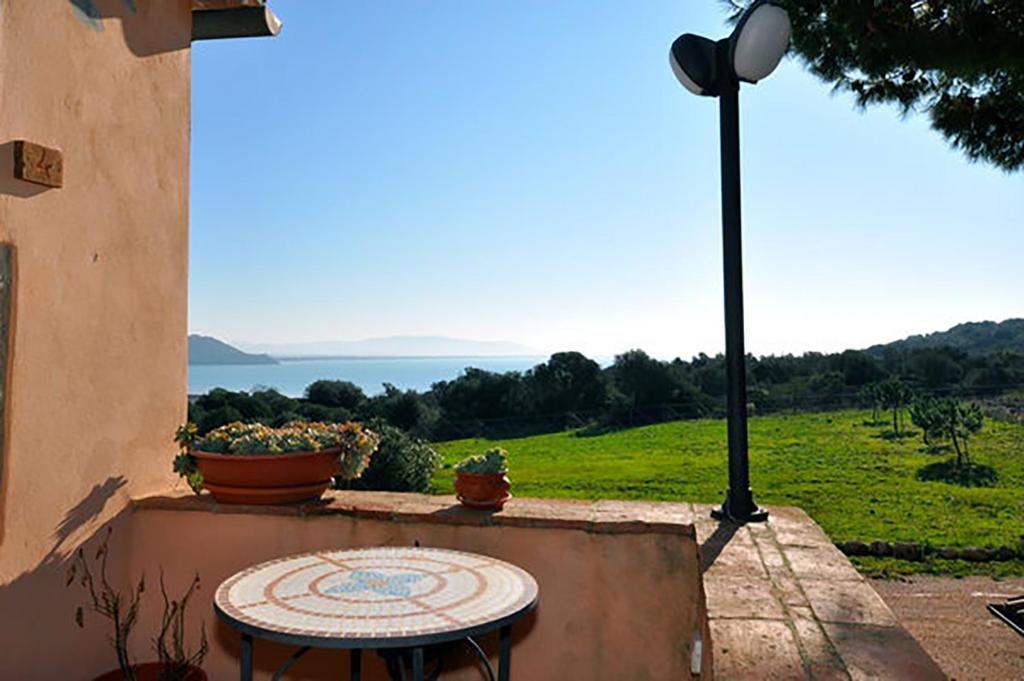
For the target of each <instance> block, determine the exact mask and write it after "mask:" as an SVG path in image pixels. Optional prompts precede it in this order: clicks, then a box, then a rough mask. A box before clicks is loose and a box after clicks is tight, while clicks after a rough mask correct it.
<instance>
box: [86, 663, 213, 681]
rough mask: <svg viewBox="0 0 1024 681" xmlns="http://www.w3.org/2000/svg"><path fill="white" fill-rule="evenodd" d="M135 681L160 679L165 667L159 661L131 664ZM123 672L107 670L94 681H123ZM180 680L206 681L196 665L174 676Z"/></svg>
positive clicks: (157, 680) (204, 673) (155, 680)
mask: <svg viewBox="0 0 1024 681" xmlns="http://www.w3.org/2000/svg"><path fill="white" fill-rule="evenodd" d="M132 669H133V670H134V671H135V678H136V680H137V681H160V672H161V671H163V670H164V669H165V667H164V665H163V663H161V662H147V663H145V664H135V665H132ZM124 678H125V677H124V674H123V673H122V672H121V670H120V669H116V670H114V671H112V672H107V673H106V674H104V675H103V676H97V677H96V679H95V681H123V680H124ZM174 678H175V679H180V681H207V678H206V672H204V671H203V670H202V669H199V668H198V667H189V671H188V672H187V673H186V674H185V675H183V676H176V677H174Z"/></svg>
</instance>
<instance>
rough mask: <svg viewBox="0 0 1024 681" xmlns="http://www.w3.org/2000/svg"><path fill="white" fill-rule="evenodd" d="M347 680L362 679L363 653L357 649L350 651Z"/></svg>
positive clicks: (357, 680)
mask: <svg viewBox="0 0 1024 681" xmlns="http://www.w3.org/2000/svg"><path fill="white" fill-rule="evenodd" d="M350 659H351V664H350V668H351V671H350V674H349V679H351V681H362V678H363V651H361V650H359V649H358V648H353V649H352V654H351V658H350Z"/></svg>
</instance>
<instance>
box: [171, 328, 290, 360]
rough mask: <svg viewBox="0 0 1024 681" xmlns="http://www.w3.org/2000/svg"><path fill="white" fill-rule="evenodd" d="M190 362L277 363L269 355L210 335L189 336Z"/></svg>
mask: <svg viewBox="0 0 1024 681" xmlns="http://www.w3.org/2000/svg"><path fill="white" fill-rule="evenodd" d="M188 363H189V364H277V363H278V362H277V360H276V359H274V358H273V357H269V356H267V355H251V354H249V353H247V352H242V351H241V350H239V349H238V348H235V347H232V346H230V345H228V344H227V343H225V342H223V341H219V340H217V339H216V338H210V337H209V336H197V335H194V334H193V335H190V336H189V337H188Z"/></svg>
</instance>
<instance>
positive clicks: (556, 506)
mask: <svg viewBox="0 0 1024 681" xmlns="http://www.w3.org/2000/svg"><path fill="white" fill-rule="evenodd" d="M136 508H137V509H146V508H150V509H154V508H155V509H168V510H179V511H180V510H192V511H201V512H213V513H231V514H235V513H254V514H274V515H279V514H286V515H294V514H299V515H303V516H318V515H347V516H353V517H356V518H366V519H372V520H378V521H379V520H390V521H394V522H431V523H438V522H440V523H451V524H470V525H496V526H520V527H554V528H565V529H583V530H586V531H588V532H617V533H622V532H627V533H629V532H638V533H645V532H652V531H656V532H661V533H665V532H668V533H673V532H675V533H679V534H683V535H691V536H692V533H695V534H696V538H697V541H698V543H699V544H700V546H701V549H700V553H701V563H702V569H703V585H704V592H705V597H706V603H707V614H708V621H709V629H710V636H711V646H710V648H711V650H710V652H711V654H712V656H713V657H712V660H713V674H714V678H715V679H722V680H745V679H750V680H757V681H772V680H775V679H786V680H789V679H805V680H809V679H818V680H832V679H843V680H851V681H860V680H862V679H894V680H899V681H917V680H922V681H927V680H931V679H945V678H947V677H946V675H945V674H944V673H943V672H942V670H941V669H940V668H939V666H938V665H937V664H936V663H935V662H934V661H933V660H932V658H931V657H929V656H928V654H927V653H926V652H925V651H924V649H923V648H922V647H921V646H920V645H919V644H918V642H917V641H916V640H915V639H914V637H913V636H912V635H911V634H910V633H908V632H907V630H906V629H904V628H903V627H902V626H901V625H900V624H899V622H898V621H897V619H896V617H895V616H894V615H893V613H892V611H891V610H890V609H889V607H888V606H887V605H886V603H885V602H884V601H883V600H882V599H881V598H880V597H879V595H878V593H876V592H875V590H874V589H873V588H872V586H871V584H870V583H869V582H868V581H867V580H866V579H865V578H863V577H862V576H861V575H860V574H859V573H858V572H857V571H856V570H855V569H854V568H853V566H852V565H851V564H850V562H849V561H848V560H847V558H846V556H844V555H843V554H842V553H841V552H840V551H839V550H838V549H836V548H835V546H833V544H832V542H831V541H829V539H828V537H827V536H826V535H825V533H824V532H823V531H822V530H821V528H819V527H818V526H817V525H816V524H815V523H814V522H813V521H812V520H811V519H810V517H808V516H807V514H806V513H804V512H803V511H802V510H800V509H798V508H792V507H772V508H770V509H769V510H770V513H771V515H770V520H769V522H767V523H762V524H752V525H748V526H743V527H737V526H735V525H731V524H719V523H718V522H717V521H715V520H712V519H711V517H710V510H711V507H710V506H704V505H698V504H686V503H649V502H625V501H599V502H585V501H570V500H541V499H513V500H512V501H511V502H509V504H508V505H507V506H506V507H505V510H504V511H502V512H501V513H494V514H490V513H482V512H479V511H472V510H468V509H465V508H462V507H460V506H458V504H457V503H456V502H455V500H454V499H453V498H452V497H445V496H424V495H415V494H390V493H374V492H344V493H340V494H338V495H337V496H336V497H334V498H333V499H325V500H324V501H322V502H320V503H318V504H315V505H307V506H300V507H257V506H250V507H237V506H234V507H227V506H220V507H218V506H217V505H216V504H215V503H213V502H212V501H211V500H210V499H208V498H196V497H192V496H176V497H152V498H149V499H142V500H137V501H136Z"/></svg>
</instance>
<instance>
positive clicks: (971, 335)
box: [865, 319, 1024, 357]
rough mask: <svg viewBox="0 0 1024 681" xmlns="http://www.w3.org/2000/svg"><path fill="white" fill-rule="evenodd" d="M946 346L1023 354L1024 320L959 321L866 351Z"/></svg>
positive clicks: (972, 351)
mask: <svg viewBox="0 0 1024 681" xmlns="http://www.w3.org/2000/svg"><path fill="white" fill-rule="evenodd" d="M944 345H945V346H952V347H954V348H959V349H961V350H963V351H964V352H966V353H968V354H971V355H985V354H989V353H993V352H1003V351H1012V352H1018V353H1020V354H1024V319H1007V320H1006V321H1003V322H967V323H966V324H957V325H956V326H954V327H953V328H951V329H949V330H947V331H936V332H935V333H928V334H924V335H918V336H910V337H908V338H904V339H903V340H898V341H894V342H892V343H886V344H884V345H872V346H871V347H870V348H868V349H867V350H866V351H865V352H867V353H868V354H871V355H875V356H877V357H880V356H882V355H883V354H884V353H885V350H886V349H887V348H893V349H900V350H909V349H915V348H936V347H940V346H944Z"/></svg>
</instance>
